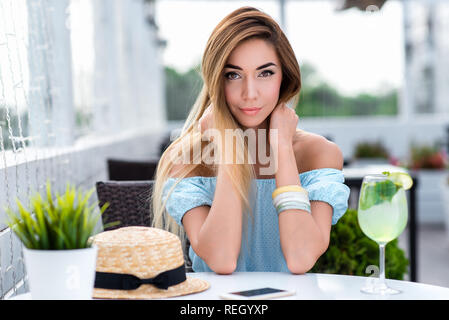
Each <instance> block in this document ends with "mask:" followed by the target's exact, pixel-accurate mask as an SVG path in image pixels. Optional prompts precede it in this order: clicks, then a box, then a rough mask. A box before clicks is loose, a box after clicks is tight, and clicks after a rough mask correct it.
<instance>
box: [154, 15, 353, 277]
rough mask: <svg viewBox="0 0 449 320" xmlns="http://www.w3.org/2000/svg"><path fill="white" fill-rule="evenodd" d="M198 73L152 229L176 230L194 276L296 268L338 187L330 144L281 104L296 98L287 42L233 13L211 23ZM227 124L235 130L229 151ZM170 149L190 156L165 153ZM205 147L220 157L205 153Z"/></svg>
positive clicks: (157, 190)
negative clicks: (199, 77) (186, 243)
mask: <svg viewBox="0 0 449 320" xmlns="http://www.w3.org/2000/svg"><path fill="white" fill-rule="evenodd" d="M202 76H203V80H204V86H203V88H202V91H201V93H200V95H199V97H198V99H197V101H196V103H195V104H194V106H193V108H192V110H191V112H190V114H189V116H188V118H187V120H186V122H185V125H184V127H183V130H182V134H181V136H180V137H179V138H178V139H176V140H175V141H174V142H173V143H172V144H171V145H170V146H169V148H167V150H166V151H165V152H164V154H163V155H162V157H161V159H160V161H159V165H158V168H157V172H156V177H155V180H156V181H155V185H154V189H153V199H152V206H153V214H154V218H153V219H154V226H155V227H158V228H164V229H167V230H169V231H171V232H174V233H176V234H178V235H179V236H180V238H181V239H184V232H186V234H187V237H188V239H189V241H190V244H191V247H190V250H189V257H190V259H191V261H192V267H193V270H194V271H196V272H202V271H213V272H216V273H218V274H230V273H232V272H234V271H280V272H292V273H294V274H302V273H305V272H307V271H308V270H310V269H311V268H312V267H313V266H314V264H315V262H316V261H317V259H318V258H319V257H320V256H321V255H322V254H323V253H324V252H325V251H326V250H327V248H328V245H329V238H330V231H331V225H333V224H335V223H337V221H338V219H339V218H340V217H341V216H342V215H343V214H344V213H345V212H346V209H347V203H348V197H349V188H348V187H347V186H346V185H344V183H343V182H344V177H343V174H342V171H341V170H342V166H343V157H342V153H341V151H340V149H339V148H338V146H337V145H335V144H334V143H332V142H330V141H327V140H326V139H325V138H323V137H321V136H319V135H316V134H313V133H309V132H306V131H304V130H301V129H297V124H298V116H297V115H296V112H295V111H294V110H293V109H292V108H290V107H289V106H288V105H287V104H292V105H293V106H296V105H297V102H298V97H299V92H300V88H301V80H300V70H299V65H298V62H297V60H296V57H295V54H294V52H293V50H292V48H291V46H290V44H289V41H288V40H287V38H286V37H285V35H284V33H283V32H282V30H281V29H280V27H279V26H278V24H277V23H276V22H275V21H274V20H273V19H272V18H271V17H270V16H268V15H267V14H265V13H263V12H261V11H260V10H258V9H255V8H252V7H243V8H240V9H237V10H235V11H234V12H232V13H230V14H229V15H228V16H226V17H225V18H224V19H223V20H222V21H221V22H220V23H219V24H218V25H217V27H216V28H215V29H214V30H213V32H212V34H211V36H210V38H209V40H208V42H207V45H206V49H205V52H204V55H203V60H202ZM226 130H234V131H233V132H234V133H235V140H236V143H235V145H234V143H232V147H229V141H227V140H226V139H223V137H225V136H226V133H225V132H226ZM210 131H213V132H215V133H219V134H218V135H217V134H215V135H211V134H206V133H208V132H210ZM243 131H244V132H245V133H246V132H249V131H252V132H253V133H254V134H253V135H252V136H251V137H253V138H254V137H255V139H248V140H247V139H245V138H248V137H249V135H246V134H245V133H243ZM264 132H265V133H266V134H265V135H263V134H260V133H264ZM232 140H233V141H232V142H234V138H233V139H232ZM254 145H255V152H256V154H257V156H255V153H254V152H253V153H252V154H251V153H249V149H252V150H254ZM211 146H213V148H211ZM181 149H182V150H183V151H184V153H183V157H184V158H182V159H184V160H185V159H186V157H187V159H188V160H190V161H182V162H180V161H179V158H176V157H174V156H173V155H174V154H175V155H176V154H178V152H179V150H181ZM265 150H269V151H271V152H270V155H271V158H270V161H269V162H268V163H267V162H266V161H265V162H264V163H262V161H261V159H263V157H261V154H263V153H265ZM198 151H201V152H198ZM211 151H212V152H211ZM273 154H274V155H273ZM192 155H193V156H192ZM205 155H206V156H205ZM211 155H212V157H213V158H214V159H215V160H217V159H218V160H219V161H214V162H213V163H211V162H210V161H206V160H210V158H208V157H209V156H211ZM229 155H231V159H232V160H233V162H232V161H231V162H229V161H224V158H225V157H229ZM245 155H248V156H245ZM264 156H265V155H264ZM235 159H245V161H244V162H243V163H242V162H237V161H236V160H235ZM246 160H248V161H246ZM249 160H251V161H249ZM273 161H274V163H275V164H276V165H275V166H274V168H275V170H271V171H270V168H273V166H272V164H273ZM263 169H265V170H263Z"/></svg>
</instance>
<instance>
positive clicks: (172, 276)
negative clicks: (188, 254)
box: [95, 264, 186, 290]
mask: <svg viewBox="0 0 449 320" xmlns="http://www.w3.org/2000/svg"><path fill="white" fill-rule="evenodd" d="M184 281H186V270H185V266H184V264H183V265H181V266H180V267H178V268H176V269H172V270H168V271H164V272H162V273H160V274H158V275H157V276H156V277H154V278H148V279H140V278H138V277H136V276H134V275H132V274H123V273H109V272H96V273H95V288H101V289H115V290H135V289H137V288H139V287H140V286H141V285H143V284H152V285H154V286H155V287H157V288H159V289H164V290H167V289H168V287H170V286H174V285H176V284H179V283H181V282H184Z"/></svg>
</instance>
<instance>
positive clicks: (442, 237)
mask: <svg viewBox="0 0 449 320" xmlns="http://www.w3.org/2000/svg"><path fill="white" fill-rule="evenodd" d="M417 240H418V243H417V248H418V251H417V257H418V264H417V271H418V282H420V283H426V284H431V285H437V286H443V287H449V236H448V235H447V234H446V230H445V229H444V226H443V225H430V224H426V225H419V226H418V237H417ZM399 245H400V247H401V248H403V249H404V250H405V251H406V252H408V230H405V231H404V232H403V233H402V235H401V236H400V237H399ZM405 280H408V278H406V279H405Z"/></svg>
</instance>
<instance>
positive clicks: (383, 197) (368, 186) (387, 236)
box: [357, 174, 408, 295]
mask: <svg viewBox="0 0 449 320" xmlns="http://www.w3.org/2000/svg"><path fill="white" fill-rule="evenodd" d="M357 218H358V222H359V225H360V228H361V229H362V231H363V233H364V234H365V235H366V236H367V237H368V238H370V239H372V240H374V241H376V242H377V244H378V245H379V251H380V258H379V264H380V273H379V281H378V282H374V283H370V284H367V285H366V286H365V287H363V288H362V289H361V291H362V292H363V293H369V294H380V295H385V294H398V293H400V292H401V291H400V290H396V289H393V288H390V287H388V286H387V284H386V283H385V246H386V245H387V243H388V242H390V241H391V240H394V239H396V238H397V237H398V236H399V235H400V234H401V233H402V231H404V229H405V226H406V225H407V219H408V208H407V198H406V194H405V190H404V188H403V186H402V185H401V184H400V183H399V184H398V183H395V182H394V180H391V179H389V177H388V176H386V175H381V174H376V175H368V176H365V177H364V178H363V182H362V186H361V188H360V196H359V207H358V214H357Z"/></svg>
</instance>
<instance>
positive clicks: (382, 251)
mask: <svg viewBox="0 0 449 320" xmlns="http://www.w3.org/2000/svg"><path fill="white" fill-rule="evenodd" d="M379 253H380V255H379V264H380V273H379V284H380V285H381V286H385V243H379Z"/></svg>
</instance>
